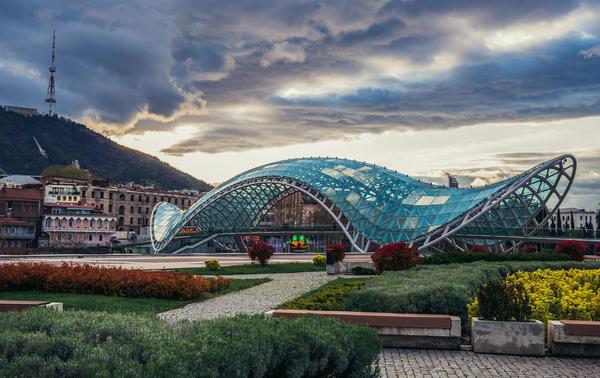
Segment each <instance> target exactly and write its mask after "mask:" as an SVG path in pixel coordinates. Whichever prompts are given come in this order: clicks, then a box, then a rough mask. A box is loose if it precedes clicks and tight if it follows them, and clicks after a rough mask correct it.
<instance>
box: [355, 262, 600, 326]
mask: <svg viewBox="0 0 600 378" xmlns="http://www.w3.org/2000/svg"><path fill="white" fill-rule="evenodd" d="M598 267H600V263H579V262H574V261H555V262H552V261H547V262H544V261H535V262H519V261H513V262H495V263H491V262H474V263H470V264H447V265H420V266H417V267H415V268H413V269H410V270H405V271H398V272H386V273H384V274H382V275H380V276H377V277H375V278H373V279H371V280H369V281H368V282H367V283H366V284H365V285H364V286H363V287H362V288H360V289H359V290H356V291H353V292H351V293H350V294H349V296H348V298H347V299H346V309H347V310H353V311H377V312H400V313H403V312H405V313H430V314H449V315H456V316H460V317H461V318H462V319H463V321H464V320H466V318H467V310H466V309H467V304H468V303H469V302H470V301H471V298H472V297H473V295H474V294H475V289H476V288H477V286H478V285H479V284H480V283H481V282H484V281H486V280H487V279H489V278H500V277H504V276H506V275H507V274H509V273H513V272H515V271H518V270H524V271H533V270H536V269H542V268H548V269H569V268H582V269H597V268H598Z"/></svg>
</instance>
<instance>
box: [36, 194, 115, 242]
mask: <svg viewBox="0 0 600 378" xmlns="http://www.w3.org/2000/svg"><path fill="white" fill-rule="evenodd" d="M44 213H45V215H44V218H43V220H42V228H43V231H44V232H45V233H46V234H47V235H48V245H47V246H48V247H50V248H85V247H105V246H109V245H110V243H111V238H112V236H113V235H114V234H115V231H116V229H117V221H116V219H115V217H112V216H108V215H106V214H103V213H102V212H100V211H98V210H97V209H96V206H94V205H88V204H81V203H80V204H73V203H71V202H54V203H46V204H45V205H44Z"/></svg>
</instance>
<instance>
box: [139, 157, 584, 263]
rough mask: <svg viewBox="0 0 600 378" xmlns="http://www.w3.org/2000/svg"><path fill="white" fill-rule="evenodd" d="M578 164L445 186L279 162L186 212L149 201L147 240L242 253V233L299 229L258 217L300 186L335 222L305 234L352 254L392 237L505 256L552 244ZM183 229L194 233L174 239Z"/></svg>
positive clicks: (362, 167) (338, 164) (332, 161)
mask: <svg viewBox="0 0 600 378" xmlns="http://www.w3.org/2000/svg"><path fill="white" fill-rule="evenodd" d="M576 166H577V162H576V159H575V157H573V156H572V155H561V156H558V157H556V158H554V159H551V160H548V161H546V162H543V163H540V164H538V165H536V166H534V167H532V168H530V169H528V170H527V171H525V172H523V173H521V174H519V175H516V176H514V177H511V178H508V179H506V180H503V181H500V182H497V183H494V184H490V185H486V186H482V187H476V188H450V187H445V186H437V185H432V184H429V183H424V182H422V181H419V180H417V179H414V178H412V177H409V176H407V175H404V174H401V173H399V172H396V171H393V170H390V169H387V168H384V167H380V166H377V165H373V164H368V163H364V162H359V161H353V160H345V159H338V158H299V159H290V160H284V161H279V162H274V163H271V164H267V165H263V166H260V167H256V168H254V169H251V170H249V171H246V172H243V173H241V174H239V175H237V176H235V177H233V178H231V179H229V180H228V181H226V182H224V183H223V184H221V185H220V186H218V187H216V188H215V189H213V190H212V191H210V192H209V193H207V194H206V195H205V196H204V197H202V198H201V199H200V200H199V201H198V202H196V203H195V204H194V205H193V206H191V207H190V208H189V209H187V210H186V211H182V210H180V209H179V208H178V207H176V206H175V205H173V204H170V203H159V204H157V205H156V207H155V208H154V210H153V212H152V217H151V243H152V247H153V248H154V250H155V251H157V252H161V253H180V252H190V251H193V249H194V248H196V247H199V246H202V245H204V244H206V243H208V242H210V241H215V242H219V241H221V242H225V241H230V243H231V244H232V245H235V246H236V248H237V249H238V250H243V249H244V248H245V247H246V246H245V243H244V239H243V237H244V236H247V235H282V234H289V233H290V232H294V231H299V229H298V228H292V229H289V228H286V229H278V228H268V227H267V228H265V227H264V226H262V225H261V220H262V219H263V217H264V216H265V214H267V213H268V212H269V210H271V209H272V208H273V207H274V206H275V205H276V204H277V203H278V202H280V201H281V200H282V199H284V198H286V197H287V196H290V195H292V194H294V193H297V192H300V193H302V194H303V195H305V196H308V197H310V198H311V199H312V200H314V201H315V202H316V203H318V204H319V205H320V206H322V208H323V209H324V210H325V211H326V212H327V213H328V214H329V215H330V216H331V218H332V219H333V220H334V221H335V227H334V228H329V229H319V228H318V227H313V228H312V229H308V230H304V231H306V233H311V232H313V233H315V232H319V233H321V234H323V233H335V234H338V235H343V237H344V238H345V239H347V244H348V245H350V246H351V248H352V250H353V251H356V252H369V251H373V250H374V249H375V248H377V246H380V245H383V244H386V243H392V242H406V243H408V244H410V245H414V246H417V247H418V248H419V250H421V251H429V252H435V251H443V250H446V249H449V248H451V249H459V250H466V249H468V248H469V247H470V246H471V245H473V244H486V245H487V246H489V247H491V248H494V249H495V250H497V251H499V252H508V251H510V250H514V249H516V248H517V247H518V245H519V244H521V243H525V242H544V241H552V240H556V237H557V235H555V234H553V233H552V230H549V229H548V228H547V227H545V226H544V225H547V224H548V220H549V219H551V217H552V215H553V214H554V213H555V212H556V211H557V209H558V208H559V206H560V205H561V203H562V202H563V200H564V199H565V196H566V194H567V193H568V191H569V189H570V187H571V184H572V183H573V179H574V177H575V172H576ZM186 227H187V228H190V227H191V228H193V229H194V230H198V231H196V232H194V233H192V234H189V235H182V234H181V230H182V229H184V228H186ZM571 239H572V237H571Z"/></svg>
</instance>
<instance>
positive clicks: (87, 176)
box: [42, 164, 93, 180]
mask: <svg viewBox="0 0 600 378" xmlns="http://www.w3.org/2000/svg"><path fill="white" fill-rule="evenodd" d="M50 176H58V177H69V178H76V179H82V180H91V179H92V178H93V175H92V174H91V173H90V171H88V170H87V169H83V168H77V167H76V166H74V165H72V164H68V165H50V166H48V167H46V168H44V170H43V171H42V177H50Z"/></svg>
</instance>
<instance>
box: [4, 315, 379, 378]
mask: <svg viewBox="0 0 600 378" xmlns="http://www.w3.org/2000/svg"><path fill="white" fill-rule="evenodd" d="M380 352H381V346H380V344H379V341H378V339H377V335H376V334H375V332H374V331H373V330H372V329H369V328H367V327H362V326H355V325H348V324H344V323H341V322H339V321H337V320H335V319H323V318H316V317H303V318H298V319H282V318H275V319H268V318H265V317H263V316H244V315H242V316H237V317H234V318H219V319H216V320H211V321H201V322H189V323H188V322H184V323H180V324H177V325H170V324H167V323H164V322H161V321H159V320H157V319H153V318H147V317H140V316H135V315H123V314H106V313H97V312H69V313H54V312H51V311H45V310H31V311H24V312H20V313H19V312H16V313H2V314H0V376H20V377H39V376H44V377H325V376H329V377H375V376H378V373H379V372H378V368H377V367H376V365H377V359H378V356H379V353H380Z"/></svg>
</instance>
